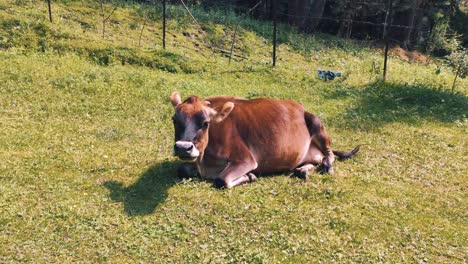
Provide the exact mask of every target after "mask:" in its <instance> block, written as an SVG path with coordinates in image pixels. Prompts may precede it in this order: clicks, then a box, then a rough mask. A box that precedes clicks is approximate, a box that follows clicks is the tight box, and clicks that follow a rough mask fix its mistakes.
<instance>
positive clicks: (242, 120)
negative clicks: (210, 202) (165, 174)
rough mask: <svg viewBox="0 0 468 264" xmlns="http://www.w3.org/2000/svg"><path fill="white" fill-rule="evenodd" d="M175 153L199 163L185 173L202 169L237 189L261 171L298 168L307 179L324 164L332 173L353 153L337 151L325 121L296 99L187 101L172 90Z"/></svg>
mask: <svg viewBox="0 0 468 264" xmlns="http://www.w3.org/2000/svg"><path fill="white" fill-rule="evenodd" d="M170 101H171V103H172V105H173V106H174V109H175V114H174V116H173V117H172V121H173V123H174V130H175V145H174V155H175V156H177V157H179V158H180V159H182V160H185V161H191V162H194V163H195V165H196V168H194V169H190V168H189V167H186V166H182V167H181V168H179V173H181V174H187V173H189V174H193V172H194V171H197V172H198V174H199V175H201V176H202V177H204V178H207V179H211V180H214V183H215V186H216V187H224V188H232V187H234V186H237V185H240V184H243V183H247V182H252V181H255V180H256V179H257V176H258V175H260V174H272V173H282V172H289V171H293V172H295V173H297V174H298V175H299V176H302V177H304V178H307V177H308V173H309V171H311V170H313V169H317V168H321V171H322V172H324V173H333V166H332V164H333V161H334V160H335V156H336V157H337V158H338V159H349V158H351V157H353V156H354V155H355V154H356V153H357V152H358V151H359V146H357V147H356V148H354V149H353V150H351V151H350V152H343V151H338V150H332V149H331V147H330V138H329V137H328V135H327V133H326V131H325V127H324V126H323V124H322V122H321V121H320V120H319V119H318V118H317V117H316V116H314V115H313V114H311V113H309V112H307V111H306V110H305V109H304V107H303V106H302V105H301V104H299V103H296V102H294V101H291V100H276V99H269V98H258V99H251V100H248V99H244V98H239V97H232V96H216V97H209V98H206V99H201V98H200V97H198V96H190V97H188V98H187V99H185V100H184V101H182V99H181V96H180V93H178V92H173V93H172V94H171V96H170Z"/></svg>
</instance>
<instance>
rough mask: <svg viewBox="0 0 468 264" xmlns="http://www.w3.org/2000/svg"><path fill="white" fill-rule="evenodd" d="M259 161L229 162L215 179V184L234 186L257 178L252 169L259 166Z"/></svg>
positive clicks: (226, 186) (219, 186)
mask: <svg viewBox="0 0 468 264" xmlns="http://www.w3.org/2000/svg"><path fill="white" fill-rule="evenodd" d="M257 166H258V165H257V162H255V161H254V160H248V161H244V162H240V163H238V162H229V163H228V165H227V166H226V168H225V169H224V170H223V171H222V172H221V173H220V175H219V178H217V179H216V180H215V186H216V187H218V188H221V187H225V188H232V187H234V186H237V185H240V184H243V183H246V182H252V181H255V180H256V179H257V177H255V175H254V174H253V173H251V171H253V170H255V169H256V168H257Z"/></svg>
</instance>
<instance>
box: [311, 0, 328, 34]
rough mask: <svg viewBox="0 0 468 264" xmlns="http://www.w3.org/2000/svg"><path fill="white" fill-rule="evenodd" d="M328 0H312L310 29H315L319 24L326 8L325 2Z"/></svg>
mask: <svg viewBox="0 0 468 264" xmlns="http://www.w3.org/2000/svg"><path fill="white" fill-rule="evenodd" d="M326 3H327V0H310V12H309V14H310V16H311V19H310V21H308V25H307V28H308V29H309V30H310V31H312V32H313V31H315V30H316V29H317V26H318V24H319V23H320V18H321V17H322V16H323V11H324V10H325V4H326Z"/></svg>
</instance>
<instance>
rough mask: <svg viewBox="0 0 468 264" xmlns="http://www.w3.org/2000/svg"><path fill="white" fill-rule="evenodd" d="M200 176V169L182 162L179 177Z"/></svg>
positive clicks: (178, 172) (178, 171)
mask: <svg viewBox="0 0 468 264" xmlns="http://www.w3.org/2000/svg"><path fill="white" fill-rule="evenodd" d="M197 176H198V171H197V169H196V167H195V166H193V165H192V164H181V165H180V166H179V167H178V168H177V177H178V178H179V179H188V178H194V177H197Z"/></svg>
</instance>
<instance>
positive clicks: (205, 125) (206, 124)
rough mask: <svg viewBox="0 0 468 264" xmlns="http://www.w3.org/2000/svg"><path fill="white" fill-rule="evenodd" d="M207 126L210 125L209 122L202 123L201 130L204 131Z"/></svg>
mask: <svg viewBox="0 0 468 264" xmlns="http://www.w3.org/2000/svg"><path fill="white" fill-rule="evenodd" d="M209 125H210V122H209V121H203V124H202V128H203V129H206V128H208V126H209Z"/></svg>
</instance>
